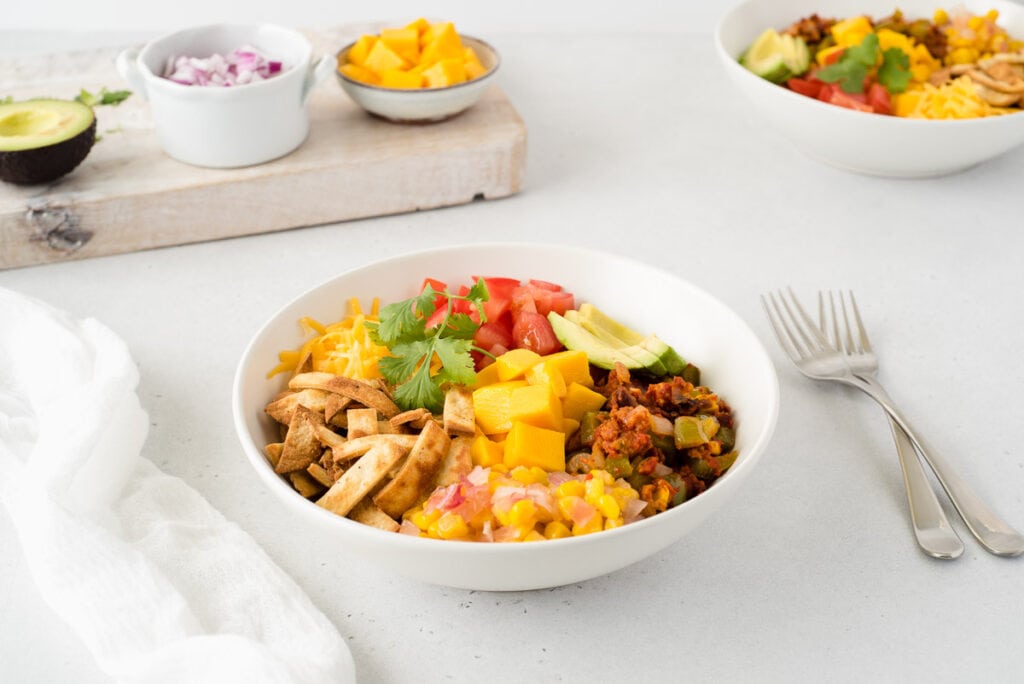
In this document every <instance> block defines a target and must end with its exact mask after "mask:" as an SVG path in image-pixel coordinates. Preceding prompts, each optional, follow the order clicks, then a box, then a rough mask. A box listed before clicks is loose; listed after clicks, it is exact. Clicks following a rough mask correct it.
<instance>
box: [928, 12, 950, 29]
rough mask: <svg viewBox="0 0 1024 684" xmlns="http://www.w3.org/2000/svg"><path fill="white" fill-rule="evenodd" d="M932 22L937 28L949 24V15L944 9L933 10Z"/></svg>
mask: <svg viewBox="0 0 1024 684" xmlns="http://www.w3.org/2000/svg"><path fill="white" fill-rule="evenodd" d="M932 21H933V22H934V23H936V24H938V25H939V26H942V25H943V24H947V23H949V14H947V13H946V10H944V9H937V10H935V14H934V15H933V16H932Z"/></svg>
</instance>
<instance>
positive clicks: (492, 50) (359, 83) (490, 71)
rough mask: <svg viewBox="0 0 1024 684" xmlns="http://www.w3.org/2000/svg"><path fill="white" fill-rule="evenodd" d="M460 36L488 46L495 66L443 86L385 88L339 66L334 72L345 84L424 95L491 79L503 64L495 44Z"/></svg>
mask: <svg viewBox="0 0 1024 684" xmlns="http://www.w3.org/2000/svg"><path fill="white" fill-rule="evenodd" d="M459 38H461V39H462V40H470V41H473V42H475V43H478V44H480V45H482V46H483V47H484V48H486V49H487V50H488V51H489V52H490V53H491V54H492V55H493V56H494V66H492V67H491V68H490V69H488V70H487V71H486V72H484V73H483V74H481V75H480V76H477V77H476V78H474V79H472V80H469V81H463V82H462V83H455V84H454V85H448V86H441V87H438V88H385V87H384V86H379V85H373V84H372V83H363V82H362V81H357V80H355V79H354V78H349V77H348V76H346V75H345V74H343V73H341V71H340V70H339V68H335V70H334V73H335V74H337V75H338V78H339V79H340V80H341V81H342V82H343V83H344V84H346V85H352V86H354V87H356V88H364V89H366V90H372V91H376V92H379V93H402V94H406V93H407V94H409V95H423V94H429V93H440V92H447V91H453V90H457V89H459V88H466V87H471V86H476V85H479V84H481V83H483V82H484V81H486V80H488V79H490V78H491V77H492V76H494V74H495V73H497V71H498V67H500V66H501V55H500V54H499V53H498V51H497V50H496V49H495V48H494V46H493V45H491V44H490V43H488V42H487V41H485V40H481V39H480V38H477V37H475V36H471V35H468V34H465V33H460V34H459ZM357 42H358V39H357V40H353V41H352V42H350V43H348V44H346V45H345V46H344V47H342V48H341V49H340V50H338V52H336V53H335V59H337V60H338V61H339V62H340V61H341V59H342V57H343V56H344V55H345V54H347V53H348V51H349V50H351V49H352V47H353V46H354V45H355V44H356V43H357Z"/></svg>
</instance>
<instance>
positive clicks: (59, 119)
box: [0, 99, 96, 184]
mask: <svg viewBox="0 0 1024 684" xmlns="http://www.w3.org/2000/svg"><path fill="white" fill-rule="evenodd" d="M95 142H96V115H95V114H94V113H93V111H92V107H89V106H87V105H84V104H82V103H81V102H75V101H73V100H45V99H40V100H25V101H23V102H7V103H4V104H0V180H4V181H7V182H8V183H20V184H31V183H46V182H49V181H52V180H54V179H57V178H60V177H61V176H63V175H64V174H66V173H69V172H70V171H71V170H72V169H74V168H75V167H76V166H78V165H79V164H80V163H82V160H83V159H85V158H86V156H88V154H89V151H90V150H91V149H92V146H93V144H94V143H95Z"/></svg>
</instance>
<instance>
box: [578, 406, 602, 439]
mask: <svg viewBox="0 0 1024 684" xmlns="http://www.w3.org/2000/svg"><path fill="white" fill-rule="evenodd" d="M607 417H608V412H607V411H587V412H586V413H584V414H583V415H582V416H581V417H580V443H581V444H583V445H585V446H592V445H593V444H594V430H596V429H597V426H598V425H600V424H601V423H603V422H604V421H605V419H606V418H607Z"/></svg>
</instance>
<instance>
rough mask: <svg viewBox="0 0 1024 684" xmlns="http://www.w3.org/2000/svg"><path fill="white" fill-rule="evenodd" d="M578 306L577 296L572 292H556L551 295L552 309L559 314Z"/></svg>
mask: <svg viewBox="0 0 1024 684" xmlns="http://www.w3.org/2000/svg"><path fill="white" fill-rule="evenodd" d="M575 308H576V298H575V297H573V295H572V293H571V292H555V293H553V294H552V295H551V310H552V311H554V312H555V313H557V314H561V315H563V316H564V315H565V312H566V311H568V310H569V309H575Z"/></svg>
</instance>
